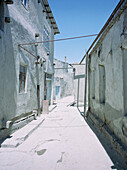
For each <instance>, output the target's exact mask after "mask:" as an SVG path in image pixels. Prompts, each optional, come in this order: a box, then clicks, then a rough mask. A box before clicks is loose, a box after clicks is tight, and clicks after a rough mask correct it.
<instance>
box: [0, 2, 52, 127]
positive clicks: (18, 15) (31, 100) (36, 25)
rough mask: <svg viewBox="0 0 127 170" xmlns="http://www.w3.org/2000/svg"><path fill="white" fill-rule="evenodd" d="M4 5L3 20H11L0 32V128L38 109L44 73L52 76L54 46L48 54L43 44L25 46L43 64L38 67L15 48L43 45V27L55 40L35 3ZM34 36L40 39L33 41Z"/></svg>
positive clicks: (39, 7) (38, 4) (42, 90)
mask: <svg viewBox="0 0 127 170" xmlns="http://www.w3.org/2000/svg"><path fill="white" fill-rule="evenodd" d="M3 4H4V17H10V21H11V22H10V23H5V22H4V30H0V37H1V38H0V51H1V52H0V58H1V60H0V128H2V122H3V120H4V121H7V120H10V119H13V118H15V117H17V116H20V115H21V114H25V113H29V112H31V111H32V110H33V109H37V84H39V85H40V104H41V106H42V100H43V98H44V72H45V71H46V72H47V73H49V74H53V72H54V71H53V57H54V44H53V43H50V53H49V56H48V55H47V50H46V49H45V47H44V44H38V46H35V45H26V46H24V47H25V48H26V49H27V50H29V51H30V52H31V53H32V54H34V55H35V56H40V58H41V59H42V60H44V58H45V59H46V63H45V64H43V66H42V67H41V65H40V64H39V65H38V66H37V65H36V64H35V61H36V59H35V58H34V57H33V56H31V55H30V54H29V53H27V52H26V51H24V50H23V49H21V48H20V47H18V44H23V43H30V42H36V41H43V31H44V25H45V26H46V27H47V29H48V31H49V33H50V39H54V30H53V28H52V27H51V24H50V22H49V20H48V19H46V13H43V12H42V10H43V6H42V5H41V3H38V1H29V5H28V8H25V7H24V6H23V4H22V3H21V1H20V0H19V1H14V4H12V5H6V4H5V3H3ZM35 33H39V37H38V38H35ZM20 64H23V65H26V67H27V75H26V91H25V93H19V67H20Z"/></svg>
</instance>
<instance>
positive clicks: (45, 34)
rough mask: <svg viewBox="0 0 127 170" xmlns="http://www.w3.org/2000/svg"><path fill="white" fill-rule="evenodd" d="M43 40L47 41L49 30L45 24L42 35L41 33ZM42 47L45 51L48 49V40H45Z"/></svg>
mask: <svg viewBox="0 0 127 170" xmlns="http://www.w3.org/2000/svg"><path fill="white" fill-rule="evenodd" d="M43 38H44V41H49V31H48V29H47V28H46V26H44V35H43ZM44 47H45V49H46V50H47V51H49V42H45V43H44Z"/></svg>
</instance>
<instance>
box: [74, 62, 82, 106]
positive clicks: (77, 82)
mask: <svg viewBox="0 0 127 170" xmlns="http://www.w3.org/2000/svg"><path fill="white" fill-rule="evenodd" d="M72 66H73V68H74V69H75V72H74V103H75V105H76V106H77V107H81V106H83V105H84V90H85V88H84V86H85V64H82V65H79V64H78V63H73V64H72Z"/></svg>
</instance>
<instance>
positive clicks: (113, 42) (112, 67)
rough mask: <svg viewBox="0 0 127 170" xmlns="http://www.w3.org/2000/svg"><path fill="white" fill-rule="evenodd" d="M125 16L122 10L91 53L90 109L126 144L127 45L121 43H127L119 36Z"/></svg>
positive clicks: (122, 30) (121, 33)
mask: <svg viewBox="0 0 127 170" xmlns="http://www.w3.org/2000/svg"><path fill="white" fill-rule="evenodd" d="M126 15H127V10H124V12H123V13H122V14H121V15H120V16H119V18H117V20H116V22H114V23H113V26H112V27H111V28H110V29H109V31H108V32H107V34H106V36H104V38H103V39H102V40H101V41H100V42H99V43H98V44H97V45H96V47H95V48H94V50H93V51H92V53H91V56H90V110H91V112H93V113H94V114H96V115H97V116H98V117H99V118H100V119H101V120H103V122H104V123H106V124H107V126H108V127H109V128H110V129H111V130H112V131H113V132H114V133H115V134H116V135H117V136H118V137H119V138H120V139H121V140H122V141H123V142H124V143H126V144H127V134H125V132H124V131H125V129H126V128H127V119H126V116H125V113H126V111H125V110H126V109H125V107H126V106H125V105H126V104H125V103H126V102H127V98H126V97H125V95H126V94H125V93H126V82H127V74H126V66H127V65H126V60H127V59H126V57H127V50H126V49H125V48H126V47H124V48H123V47H122V46H123V45H122V44H123V42H125V41H126V42H127V40H126V36H124V37H123V36H122V35H123V34H124V33H125V31H124V30H125V27H127V22H126V24H125V19H126ZM124 45H125V43H124ZM102 67H103V70H104V72H105V73H103V74H104V75H103V77H102V79H103V80H101V74H102V72H101V71H100V70H101V69H100V68H102ZM93 75H94V77H93ZM101 82H102V83H101ZM102 84H103V85H102ZM102 86H103V87H102ZM123 87H124V88H123ZM94 88H95V89H94ZM94 93H95V94H94ZM101 95H103V96H104V97H103V98H104V101H103V102H101V99H100V98H101ZM124 106H125V107H124ZM125 120H126V123H125ZM123 129H124V130H123Z"/></svg>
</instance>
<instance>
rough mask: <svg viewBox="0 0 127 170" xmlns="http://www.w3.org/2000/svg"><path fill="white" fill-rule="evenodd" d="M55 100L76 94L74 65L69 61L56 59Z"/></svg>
mask: <svg viewBox="0 0 127 170" xmlns="http://www.w3.org/2000/svg"><path fill="white" fill-rule="evenodd" d="M54 64H55V66H54V70H55V71H54V100H58V99H60V98H63V97H66V96H70V95H73V94H74V79H73V78H74V73H73V67H71V66H70V65H69V64H68V63H67V62H63V61H60V60H57V59H54Z"/></svg>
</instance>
